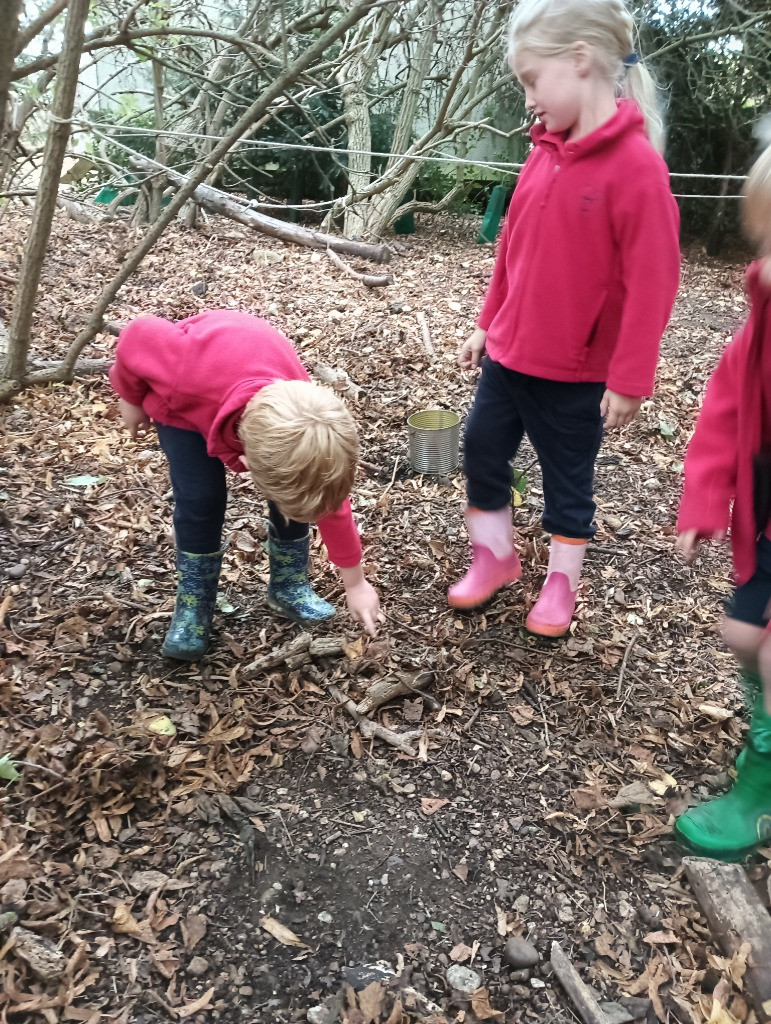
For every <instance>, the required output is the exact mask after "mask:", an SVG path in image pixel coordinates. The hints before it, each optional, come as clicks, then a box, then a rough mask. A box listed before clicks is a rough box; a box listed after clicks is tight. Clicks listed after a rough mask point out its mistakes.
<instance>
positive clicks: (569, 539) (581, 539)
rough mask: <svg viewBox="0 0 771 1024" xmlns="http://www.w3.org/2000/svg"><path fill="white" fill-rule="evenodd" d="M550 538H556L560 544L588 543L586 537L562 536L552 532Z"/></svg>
mask: <svg viewBox="0 0 771 1024" xmlns="http://www.w3.org/2000/svg"><path fill="white" fill-rule="evenodd" d="M551 539H552V540H558V541H559V542H560V544H588V543H589V541H588V540H587V539H586V537H563V536H561V535H560V534H559V533H553V534H552V538H551Z"/></svg>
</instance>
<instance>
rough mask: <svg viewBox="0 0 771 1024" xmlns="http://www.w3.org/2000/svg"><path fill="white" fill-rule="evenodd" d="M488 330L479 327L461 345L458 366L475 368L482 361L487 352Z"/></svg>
mask: <svg viewBox="0 0 771 1024" xmlns="http://www.w3.org/2000/svg"><path fill="white" fill-rule="evenodd" d="M486 341H487V331H483V330H482V328H481V327H477V328H476V330H475V331H474V333H473V334H472V335H471V337H470V338H468V339H467V340H466V341H464V342H463V344H462V345H461V347H460V351H459V352H458V366H459V367H460V368H461V370H475V369H476V368H477V366H479V364H480V362H481V361H482V356H483V355H484V354H485V342H486Z"/></svg>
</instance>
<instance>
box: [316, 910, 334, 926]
mask: <svg viewBox="0 0 771 1024" xmlns="http://www.w3.org/2000/svg"><path fill="white" fill-rule="evenodd" d="M318 920H319V921H321V923H322V924H332V915H331V914H330V913H329V911H328V910H322V911H321V913H320V914H319V915H318Z"/></svg>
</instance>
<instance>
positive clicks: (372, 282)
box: [327, 248, 394, 288]
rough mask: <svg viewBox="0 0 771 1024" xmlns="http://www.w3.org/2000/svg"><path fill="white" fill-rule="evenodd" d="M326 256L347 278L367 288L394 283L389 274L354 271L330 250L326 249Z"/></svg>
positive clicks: (381, 286)
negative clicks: (351, 278)
mask: <svg viewBox="0 0 771 1024" xmlns="http://www.w3.org/2000/svg"><path fill="white" fill-rule="evenodd" d="M327 256H329V258H330V259H331V260H332V262H333V263H334V265H335V266H336V267H337V268H338V269H340V270H342V271H343V272H344V273H346V274H347V275H348V276H349V277H353V278H355V280H357V281H361V283H362V284H365V285H366V286H367V287H368V288H384V287H386V286H387V285H389V284H393V283H394V279H393V277H392V276H391V274H362V273H360V271H358V270H354V269H353V267H349V266H348V264H347V263H346V262H345V260H342V259H340V257H339V256H338V255H337V253H336V252H334V251H333V250H332V249H330V248H327Z"/></svg>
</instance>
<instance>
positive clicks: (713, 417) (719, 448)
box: [677, 334, 741, 537]
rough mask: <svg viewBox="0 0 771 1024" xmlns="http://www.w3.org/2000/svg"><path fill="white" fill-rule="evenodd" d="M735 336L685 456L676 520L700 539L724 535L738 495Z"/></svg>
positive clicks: (681, 528) (708, 392)
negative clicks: (735, 496) (682, 487)
mask: <svg viewBox="0 0 771 1024" xmlns="http://www.w3.org/2000/svg"><path fill="white" fill-rule="evenodd" d="M740 340H741V334H739V335H738V336H737V337H736V338H735V339H734V340H733V341H732V342H730V343H729V344H728V346H727V347H726V349H725V351H724V352H723V355H722V357H721V359H720V362H719V363H718V366H717V369H716V370H715V372H714V373H713V375H712V377H711V379H710V381H709V384H708V385H707V390H706V393H705V395H704V403H703V405H702V407H701V412H700V413H699V418H698V420H697V421H696V429H695V431H694V433H693V437H692V438H691V442H690V444H689V445H688V450H687V452H686V455H685V467H684V477H685V483H684V489H683V497H682V500H681V502H680V509H679V512H678V517H677V529H678V532H679V533H682V532H684V531H685V530H697V531H698V533H699V534H700V535H701V536H703V537H710V536H714V535H715V534H716V533H725V532H726V531H727V529H728V523H729V520H730V514H731V501H732V499H733V497H734V495H735V493H736V468H737V440H738V438H737V431H738V406H737V386H736V373H737V368H736V366H735V363H736V354H737V342H740Z"/></svg>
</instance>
